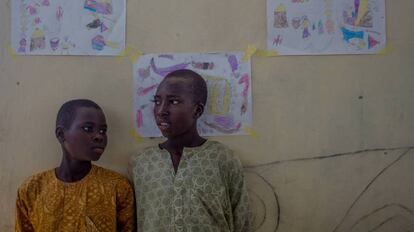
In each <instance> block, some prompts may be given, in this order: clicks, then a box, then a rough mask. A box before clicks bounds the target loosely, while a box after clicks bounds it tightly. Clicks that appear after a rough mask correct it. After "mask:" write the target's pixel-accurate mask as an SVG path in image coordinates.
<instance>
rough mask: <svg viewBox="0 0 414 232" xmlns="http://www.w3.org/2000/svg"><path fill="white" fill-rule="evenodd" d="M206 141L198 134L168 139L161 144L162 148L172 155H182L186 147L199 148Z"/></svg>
mask: <svg viewBox="0 0 414 232" xmlns="http://www.w3.org/2000/svg"><path fill="white" fill-rule="evenodd" d="M205 141H206V139H205V138H203V137H201V136H200V135H199V134H198V133H197V134H192V135H191V136H180V137H177V138H168V140H167V141H165V142H164V143H162V144H161V147H162V148H165V149H167V150H168V151H169V152H170V153H174V154H176V155H181V154H182V152H183V149H184V147H198V146H201V145H202V144H203V143H204V142H205Z"/></svg>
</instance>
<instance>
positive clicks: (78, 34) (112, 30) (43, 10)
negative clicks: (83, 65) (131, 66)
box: [11, 0, 126, 55]
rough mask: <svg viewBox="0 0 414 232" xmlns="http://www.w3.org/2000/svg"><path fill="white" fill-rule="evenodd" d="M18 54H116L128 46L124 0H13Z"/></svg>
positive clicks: (13, 21)
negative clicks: (126, 42)
mask: <svg viewBox="0 0 414 232" xmlns="http://www.w3.org/2000/svg"><path fill="white" fill-rule="evenodd" d="M11 3H12V7H11V10H12V12H11V13H12V20H11V29H12V38H11V40H12V47H13V49H14V50H15V51H16V53H17V54H19V55H117V54H119V53H120V52H121V51H122V50H124V47H125V9H126V7H125V4H126V3H125V0H73V1H72V0H71V1H68V0H13V1H11Z"/></svg>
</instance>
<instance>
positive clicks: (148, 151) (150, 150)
mask: <svg viewBox="0 0 414 232" xmlns="http://www.w3.org/2000/svg"><path fill="white" fill-rule="evenodd" d="M155 154H160V147H159V145H155V146H150V147H146V148H144V149H143V150H142V151H140V152H138V153H137V154H135V155H132V156H131V157H130V161H138V160H142V159H146V158H148V157H149V156H152V155H155Z"/></svg>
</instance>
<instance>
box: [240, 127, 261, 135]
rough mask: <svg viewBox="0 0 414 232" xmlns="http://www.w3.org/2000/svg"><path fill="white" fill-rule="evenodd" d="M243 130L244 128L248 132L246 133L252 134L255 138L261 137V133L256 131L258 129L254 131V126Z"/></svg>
mask: <svg viewBox="0 0 414 232" xmlns="http://www.w3.org/2000/svg"><path fill="white" fill-rule="evenodd" d="M243 130H244V132H246V134H248V135H250V136H251V137H253V138H258V137H259V135H258V134H257V133H256V131H254V130H253V129H252V128H249V127H245V128H244V129H243Z"/></svg>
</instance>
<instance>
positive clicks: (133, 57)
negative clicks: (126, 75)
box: [129, 50, 144, 64]
mask: <svg viewBox="0 0 414 232" xmlns="http://www.w3.org/2000/svg"><path fill="white" fill-rule="evenodd" d="M143 54H144V53H143V52H141V51H140V50H137V51H136V52H134V53H133V54H131V55H129V61H131V63H132V64H134V63H135V62H137V60H138V59H139V58H140V57H141V56H142V55H143Z"/></svg>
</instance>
